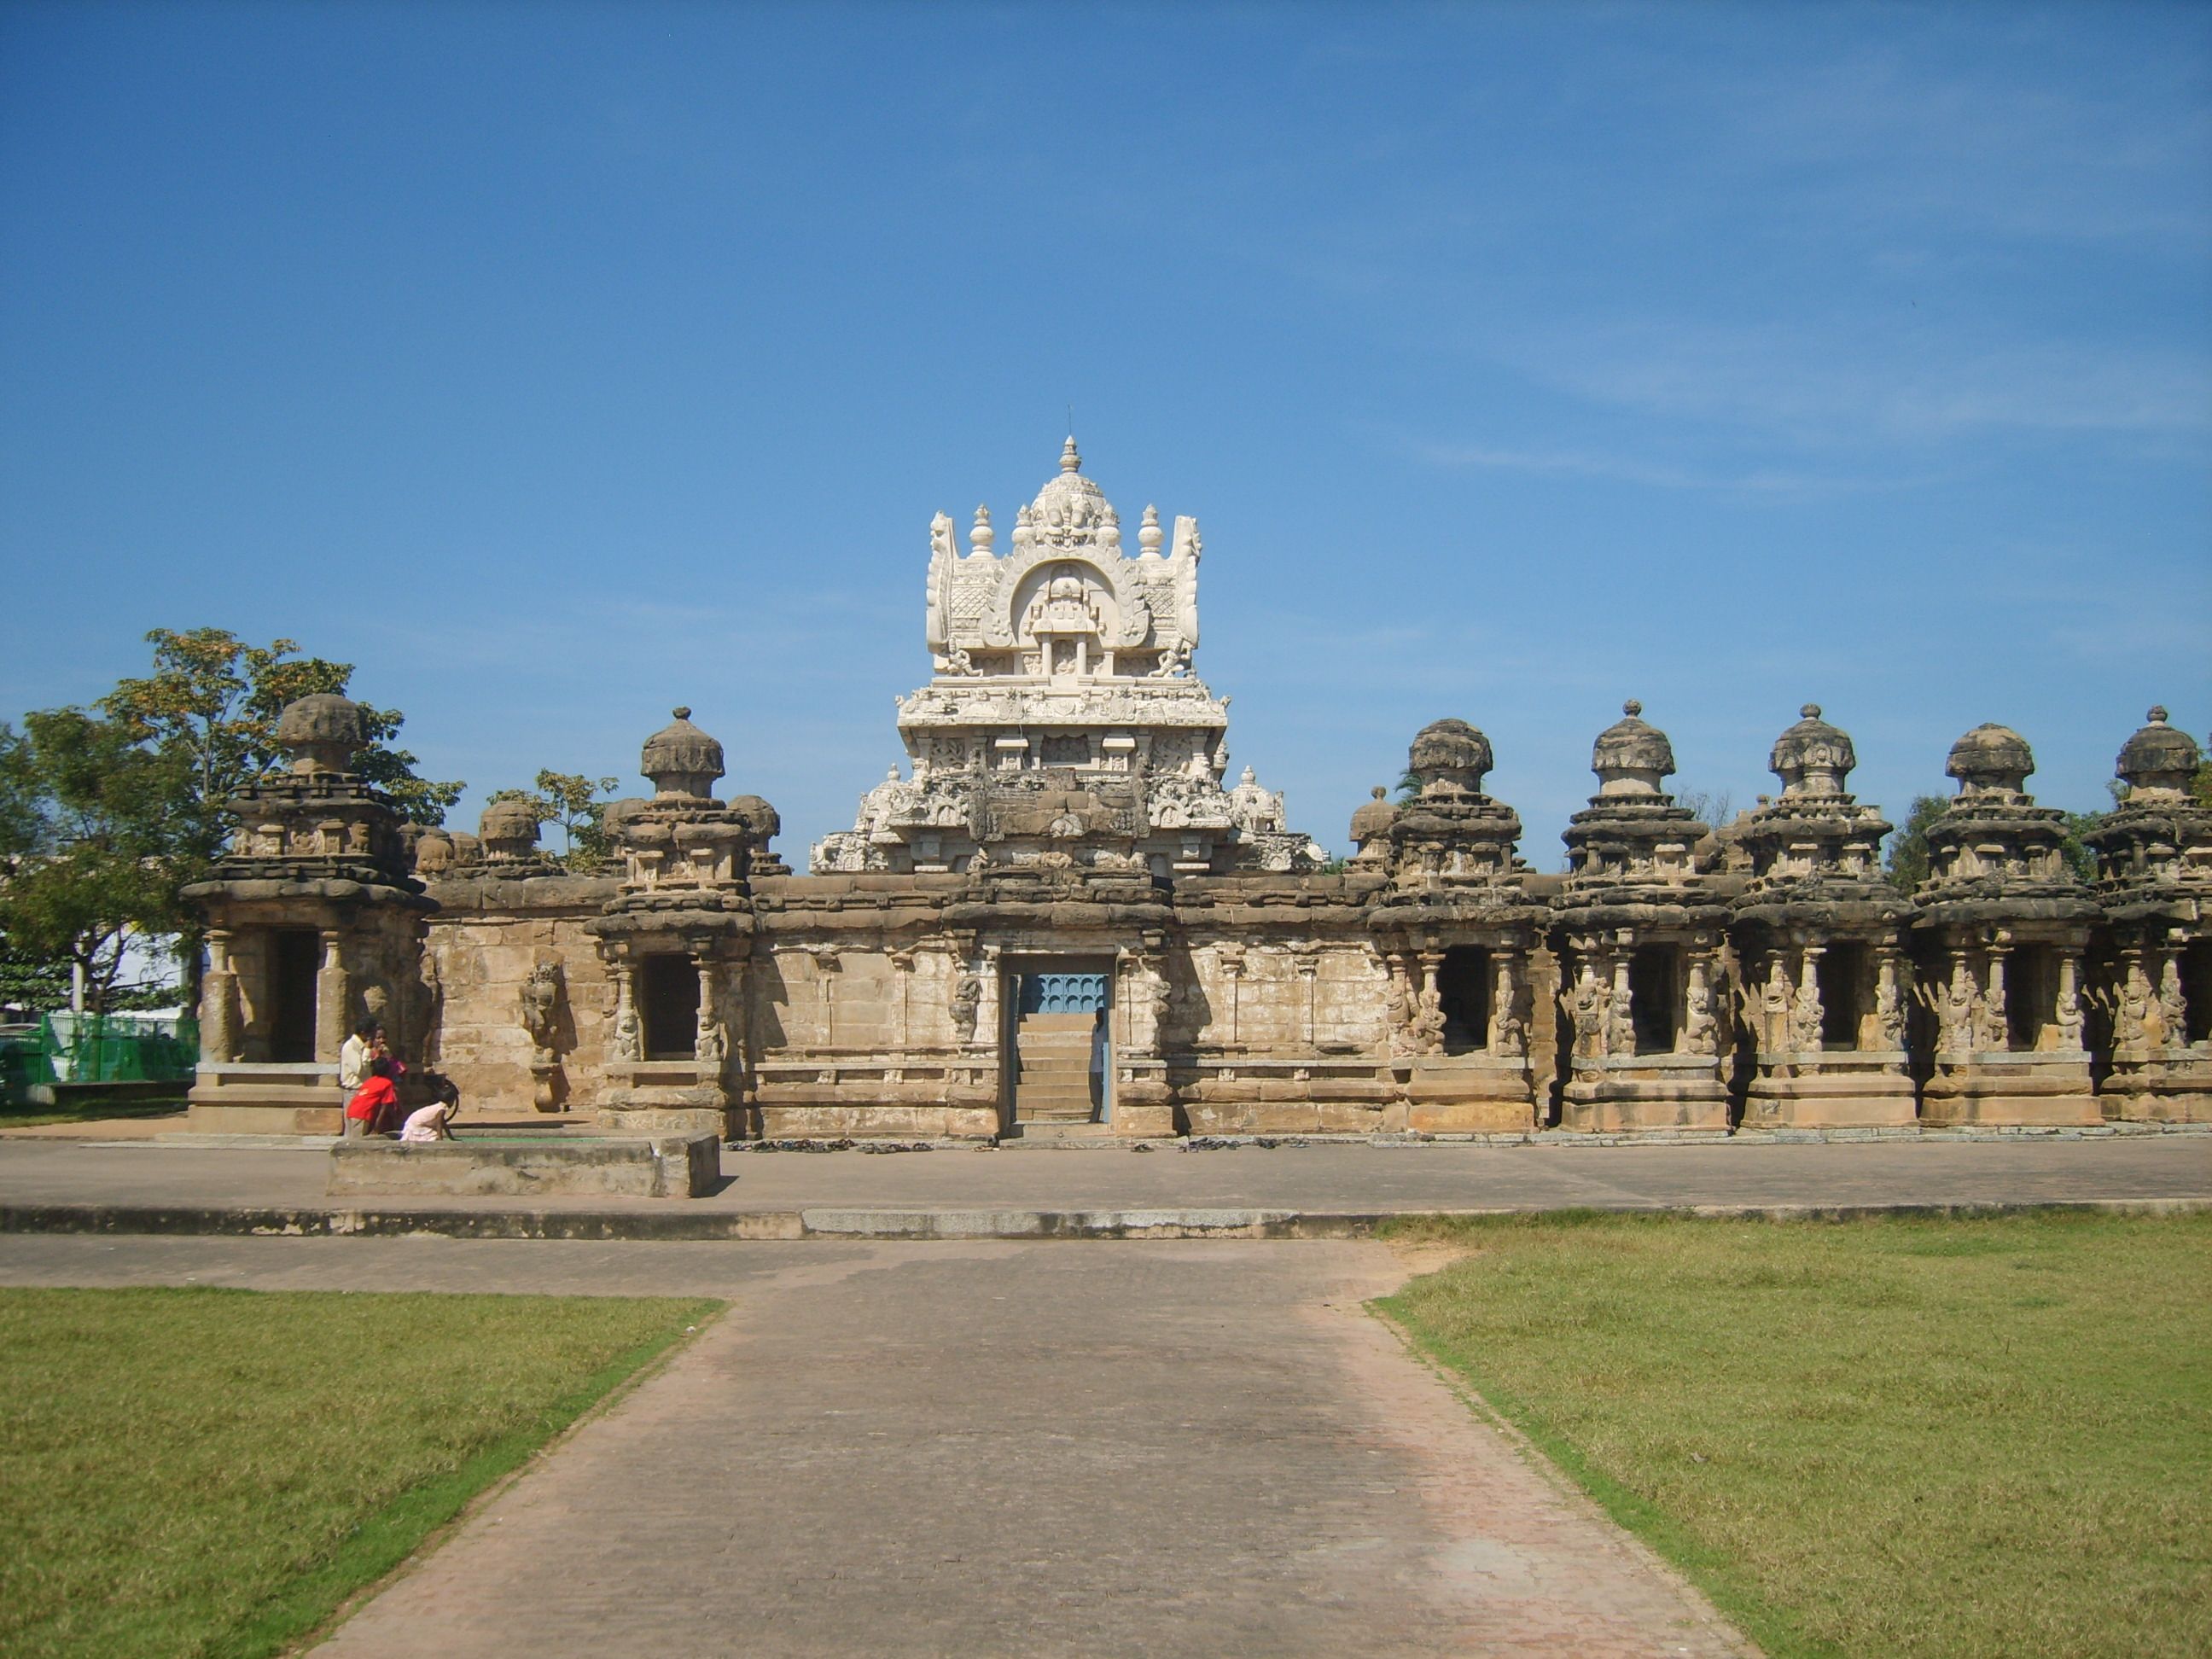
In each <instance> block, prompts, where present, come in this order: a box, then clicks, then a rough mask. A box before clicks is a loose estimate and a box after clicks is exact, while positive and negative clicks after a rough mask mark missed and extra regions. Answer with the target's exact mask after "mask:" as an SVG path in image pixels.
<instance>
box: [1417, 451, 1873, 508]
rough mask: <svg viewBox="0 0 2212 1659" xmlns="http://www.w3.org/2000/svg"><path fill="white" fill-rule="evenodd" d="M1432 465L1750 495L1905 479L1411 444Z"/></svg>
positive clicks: (1835, 491) (1818, 491)
mask: <svg viewBox="0 0 2212 1659" xmlns="http://www.w3.org/2000/svg"><path fill="white" fill-rule="evenodd" d="M1414 451H1415V453H1417V454H1419V456H1420V457H1421V459H1424V460H1425V461H1428V462H1429V463H1431V465H1437V466H1443V467H1452V468H1459V469H1468V470H1480V471H1494V472H1527V473H1534V474H1536V475H1538V476H1541V477H1562V478H1601V479H1605V480H1608V481H1610V482H1613V483H1631V484H1643V485H1646V486H1649V487H1650V488H1652V489H1693V490H1718V491H1727V492H1737V493H1741V494H1745V495H1790V496H1806V495H1844V494H1849V493H1851V492H1854V491H1857V490H1864V489H1899V488H1903V487H1905V485H1906V484H1907V483H1909V482H1911V481H1908V480H1905V479H1891V480H1879V479H1870V478H1853V477H1834V476H1828V475H1823V474H1819V473H1813V472H1802V471H1784V470H1780V469H1774V468H1751V469H1740V470H1735V471H1704V470H1700V469H1698V468H1693V467H1683V466H1675V465H1668V464H1667V463H1665V462H1660V461H1651V460H1645V459H1641V458H1639V457H1637V456H1633V455H1620V454H1607V453H1602V452H1600V451H1595V450H1579V449H1518V448H1510V447H1498V446H1494V445H1488V444H1443V443H1426V444H1418V445H1416V446H1414Z"/></svg>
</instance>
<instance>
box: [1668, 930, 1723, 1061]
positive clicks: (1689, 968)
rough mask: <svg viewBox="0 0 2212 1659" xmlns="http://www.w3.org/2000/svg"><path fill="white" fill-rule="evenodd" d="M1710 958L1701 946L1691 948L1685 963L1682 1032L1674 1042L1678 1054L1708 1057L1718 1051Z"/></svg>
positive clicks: (1717, 1030) (1718, 1032)
mask: <svg viewBox="0 0 2212 1659" xmlns="http://www.w3.org/2000/svg"><path fill="white" fill-rule="evenodd" d="M1710 963H1711V957H1710V955H1709V954H1708V953H1707V951H1705V949H1704V948H1703V947H1699V948H1695V949H1692V951H1690V952H1689V959H1688V961H1687V963H1686V964H1685V968H1684V975H1683V987H1682V1029H1681V1035H1680V1036H1679V1037H1677V1038H1676V1039H1675V1042H1674V1052H1675V1053H1676V1054H1714V1053H1716V1052H1717V1051H1718V1048H1719V1046H1720V1044H1719V1036H1720V1030H1719V1027H1718V1025H1717V1023H1716V1021H1715V1019H1714V1017H1713V986H1712V976H1711V967H1710Z"/></svg>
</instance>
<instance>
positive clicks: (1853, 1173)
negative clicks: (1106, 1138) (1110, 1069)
mask: <svg viewBox="0 0 2212 1659" xmlns="http://www.w3.org/2000/svg"><path fill="white" fill-rule="evenodd" d="M325 1167H326V1156H325V1154H324V1153H323V1152H319V1151H299V1150H283V1151H261V1150H252V1149H244V1148H235V1147H230V1148H221V1149H215V1148H202V1147H179V1146H162V1145H160V1144H157V1143H140V1144H136V1145H125V1146H100V1145H95V1144H88V1143H84V1142H81V1141H61V1140H17V1139H5V1140H0V1205H33V1204H110V1205H134V1206H161V1205H168V1206H253V1207H264V1208H273V1207H283V1206H316V1207H321V1206H326V1205H327V1204H328V1202H329V1201H328V1200H325V1196H324V1192H323V1182H324V1176H325ZM722 1169H723V1171H724V1174H725V1176H726V1177H728V1179H727V1181H726V1184H725V1185H724V1187H723V1188H722V1189H721V1190H720V1192H719V1193H717V1194H714V1195H713V1196H712V1197H708V1198H704V1199H696V1200H668V1199H629V1200H624V1199H611V1198H476V1199H419V1198H417V1199H407V1200H398V1199H392V1200H344V1201H343V1202H344V1204H345V1205H346V1206H348V1207H356V1208H369V1207H374V1208H381V1209H386V1210H395V1209H405V1210H410V1211H413V1210H422V1211H447V1212H451V1211H456V1210H459V1211H472V1212H489V1211H501V1210H509V1211H516V1210H526V1211H533V1212H592V1213H602V1212H613V1213H623V1212H628V1213H646V1214H652V1215H657V1216H669V1215H672V1214H675V1213H677V1212H682V1213H684V1214H690V1215H712V1214H716V1213H727V1214H735V1215H743V1214H765V1213H770V1212H792V1213H795V1212H799V1211H802V1210H807V1209H811V1208H817V1207H823V1208H833V1209H844V1210H866V1209H872V1208H883V1209H911V1210H955V1209H961V1208H967V1209H989V1210H1004V1211H1014V1210H1024V1209H1029V1210H1055V1211H1071V1210H1085V1209H1115V1208H1118V1209H1128V1208H1139V1207H1151V1208H1158V1209H1166V1208H1176V1207H1182V1208H1203V1207H1238V1206H1243V1207H1256V1208H1266V1209H1277V1210H1291V1211H1297V1212H1340V1213H1366V1214H1376V1213H1389V1212H1413V1211H1430V1210H1468V1209H1547V1208H1559V1207H1561V1206H1573V1205H1589V1206H1599V1207H1602V1208H1619V1209H1645V1208H1651V1207H1654V1206H1680V1205H1721V1206H1725V1205H1775V1206H1789V1205H1857V1204H1876V1205H1879V1204H1994V1203H2033V1202H2051V1201H2057V1200H2085V1199H2097V1200H2130V1199H2195V1200H2205V1199H2212V1135H2205V1134H2163V1135H2134V1136H2124V1137H2116V1138H2113V1139H2088V1140H2058V1139H2007V1140H1987V1141H1871V1142H1830V1143H1818V1144H1790V1145H1774V1144H1766V1145H1751V1144H1745V1143H1741V1142H1721V1143H1717V1144H1712V1145H1705V1146H1559V1145H1540V1146H1466V1145H1415V1146H1368V1145H1352V1146H1277V1147H1259V1146H1243V1147H1237V1148H1233V1149H1226V1150H1218V1151H1199V1152H1175V1151H1163V1152H1144V1153H1139V1152H1127V1151H1123V1150H1120V1149H1116V1150H1113V1151H1108V1152H1009V1151H997V1152H993V1151H976V1150H972V1149H963V1150H946V1151H939V1152H900V1153H893V1154H885V1153H869V1152H857V1151H855V1152H725V1153H724V1154H723V1156H722Z"/></svg>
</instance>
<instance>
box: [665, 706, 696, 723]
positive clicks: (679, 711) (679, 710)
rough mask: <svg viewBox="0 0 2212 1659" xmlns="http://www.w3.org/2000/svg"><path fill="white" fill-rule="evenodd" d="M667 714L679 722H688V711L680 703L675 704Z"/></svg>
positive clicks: (689, 714) (689, 716)
mask: <svg viewBox="0 0 2212 1659" xmlns="http://www.w3.org/2000/svg"><path fill="white" fill-rule="evenodd" d="M668 712H669V713H670V714H673V715H675V716H676V718H677V719H678V720H690V718H691V711H690V709H689V708H686V707H684V705H683V704H682V703H678V704H677V705H676V707H675V708H671V709H670V710H669V711H668Z"/></svg>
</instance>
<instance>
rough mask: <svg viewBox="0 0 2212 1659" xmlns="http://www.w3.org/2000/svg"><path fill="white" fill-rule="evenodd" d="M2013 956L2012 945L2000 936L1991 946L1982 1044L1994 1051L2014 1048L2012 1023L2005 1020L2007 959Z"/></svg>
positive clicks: (1983, 1013) (1983, 1007) (1984, 1004)
mask: <svg viewBox="0 0 2212 1659" xmlns="http://www.w3.org/2000/svg"><path fill="white" fill-rule="evenodd" d="M2011 954H2012V943H2011V941H2010V940H2009V939H2006V938H2004V937H2003V936H2002V935H2000V936H1999V938H1998V941H1997V942H1996V944H1994V945H1990V985H1989V992H1988V994H1987V995H1986V996H1985V997H1984V999H1983V1006H1982V1042H1981V1046H1982V1047H1983V1048H1986V1049H1990V1050H1992V1051H1996V1050H1999V1049H2003V1048H2010V1047H2011V1046H2012V1030H2011V1025H2010V1022H2008V1020H2007V1019H2006V1018H2005V958H2006V957H2008V956H2010V955H2011Z"/></svg>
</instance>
